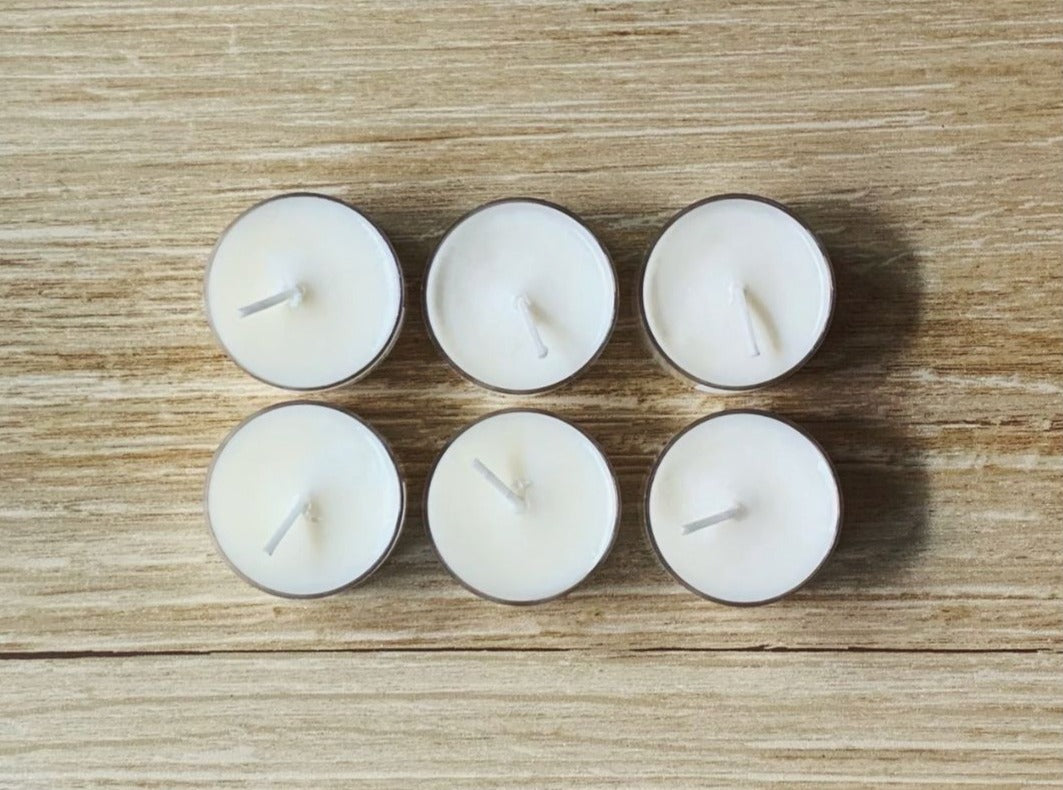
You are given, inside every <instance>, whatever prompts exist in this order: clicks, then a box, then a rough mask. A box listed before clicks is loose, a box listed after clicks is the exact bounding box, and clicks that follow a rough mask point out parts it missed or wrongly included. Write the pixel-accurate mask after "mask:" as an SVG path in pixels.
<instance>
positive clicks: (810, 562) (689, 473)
mask: <svg viewBox="0 0 1063 790" xmlns="http://www.w3.org/2000/svg"><path fill="white" fill-rule="evenodd" d="M840 525H841V495H840V493H839V489H838V481H837V477H836V475H835V473H834V469H833V467H832V466H831V463H830V461H829V460H828V458H827V456H826V454H825V453H824V452H823V450H822V449H821V448H820V447H819V445H818V444H816V443H815V442H814V441H813V440H812V439H811V438H809V436H808V435H806V434H805V433H803V432H802V431H801V430H799V429H797V428H796V427H794V426H793V425H791V424H790V423H788V422H785V421H783V420H780V419H778V418H775V417H772V416H770V415H767V414H764V413H761V412H753V411H729V412H721V413H719V414H714V415H711V416H709V417H707V418H705V419H703V420H700V421H698V422H695V423H694V424H693V425H691V426H689V427H688V428H686V429H685V430H684V431H682V432H681V433H680V434H679V435H678V436H676V438H675V439H673V440H672V442H671V443H670V444H669V445H668V446H667V447H666V448H665V450H664V452H663V453H662V454H661V457H660V458H659V459H658V461H657V464H656V466H655V468H654V470H653V472H652V473H651V476H650V482H649V486H648V488H647V492H646V529H647V533H648V535H649V538H650V541H651V543H652V544H653V546H654V548H655V549H656V550H657V553H658V556H659V557H660V558H661V560H662V562H663V563H664V565H665V567H666V568H667V569H668V570H669V571H671V573H672V574H673V575H674V576H675V577H676V578H677V579H678V580H679V581H680V582H682V583H683V584H684V585H686V586H687V587H689V588H690V589H691V590H693V591H694V592H697V593H699V594H701V595H703V596H705V597H707V598H711V599H713V600H716V601H720V602H722V603H731V604H754V603H767V602H769V601H772V600H774V599H776V598H779V597H781V596H783V595H786V594H787V593H789V592H792V591H793V590H795V589H797V588H798V587H800V586H801V585H802V584H804V583H805V582H806V581H807V580H808V579H809V578H810V577H811V576H812V575H813V574H814V573H815V572H816V570H818V569H819V567H820V566H821V565H822V564H823V562H824V561H825V560H826V559H827V556H828V555H829V554H830V552H831V551H832V549H833V548H834V544H835V542H836V541H837V538H838V531H839V528H840Z"/></svg>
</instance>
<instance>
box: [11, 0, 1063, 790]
mask: <svg viewBox="0 0 1063 790" xmlns="http://www.w3.org/2000/svg"><path fill="white" fill-rule="evenodd" d="M1061 70H1063V9H1061V7H1060V5H1059V3H1058V2H1047V1H1045V2H1010V1H1008V2H1006V1H1005V0H983V1H982V2H959V1H958V0H951V1H948V0H947V1H946V2H935V3H930V2H916V0H898V1H896V2H888V3H887V2H861V3H851V2H845V1H844V0H820V2H807V3H793V2H786V3H774V2H740V3H726V2H725V3H704V2H696V1H695V0H668V2H656V1H655V0H650V1H648V2H635V1H632V2H600V3H579V2H571V1H570V0H558V1H557V2H519V3H518V2H502V0H495V2H471V0H468V1H460V0H453V1H450V2H434V3H428V2H413V1H412V0H401V1H400V0H374V1H373V2H357V3H346V4H343V3H332V4H330V3H327V2H318V3H301V2H280V1H279V0H260V2H256V3H253V4H252V3H245V2H227V1H226V0H212V1H211V2H202V3H201V2H192V3H165V4H164V3H155V2H150V0H136V1H134V2H128V3H113V2H103V0H79V1H78V2H76V3H56V4H48V5H44V4H37V3H33V2H31V0H0V75H2V76H0V107H2V115H0V297H2V300H0V304H2V306H0V343H2V345H0V529H2V532H0V535H2V537H3V551H2V552H0V651H2V656H0V658H2V659H3V660H2V661H0V709H2V711H3V713H2V716H0V784H2V785H3V786H6V787H30V786H39V787H56V786H67V785H96V786H108V787H115V786H134V785H136V786H153V787H175V786H215V787H217V786H249V787H264V786H275V787H284V788H294V787H313V788H322V787H372V786H380V787H409V786H417V787H438V788H455V787H464V786H477V787H495V786H498V787H501V786H521V787H527V788H546V787H564V788H567V787H573V786H587V787H591V786H597V787H605V786H624V787H632V786H666V785H667V786H689V787H705V786H713V785H718V786H724V787H733V786H738V785H750V786H758V787H765V786H780V787H782V786H793V785H798V784H804V785H806V786H811V787H820V786H826V785H846V786H847V785H856V784H868V785H876V786H878V785H892V786H912V787H914V786H934V787H941V786H946V785H965V786H990V785H1011V786H1016V787H1018V786H1024V787H1025V786H1032V785H1038V784H1042V785H1047V784H1055V786H1060V784H1059V783H1060V782H1061V781H1063V599H1061V561H1063V546H1061V537H1060V526H1061V523H1063V488H1061V485H1060V484H1061V482H1063V474H1061V472H1063V446H1061V430H1063V416H1061V401H1063V397H1061V396H1063V320H1061V319H1063V316H1061V314H1060V307H1061V304H1063V298H1061V297H1063V282H1061V278H1060V253H1061V244H1063V196H1061V184H1063V106H1061V101H1063V80H1061ZM296 189H309V190H316V191H321V192H326V193H329V194H332V195H336V196H339V197H342V198H345V199H348V200H350V201H352V202H354V203H356V204H358V205H359V206H361V207H362V208H363V209H365V210H366V211H368V212H369V214H370V215H371V216H373V217H374V218H375V219H377V220H378V221H379V222H380V223H381V225H382V226H383V228H384V229H385V230H386V232H387V233H388V234H390V236H391V238H392V239H393V240H394V241H395V242H396V245H397V248H398V250H399V252H400V255H401V257H402V260H403V263H404V266H405V267H406V271H407V273H408V275H409V279H410V281H411V282H410V286H409V296H410V298H411V302H412V304H411V308H412V309H411V310H410V315H409V320H408V322H407V325H406V327H405V329H404V331H403V333H402V337H401V340H400V342H399V344H398V346H397V348H396V349H395V351H394V352H393V353H392V354H391V356H390V357H389V358H388V359H387V361H386V362H385V363H384V365H383V366H382V367H381V368H380V369H379V370H378V371H376V372H375V373H374V374H373V375H372V376H371V377H370V378H368V379H367V380H365V381H364V382H362V383H359V384H357V385H355V386H350V387H346V388H343V389H341V390H339V391H336V392H330V393H327V394H325V395H323V396H322V397H323V398H324V399H325V400H327V401H329V402H332V403H339V404H343V405H345V406H348V407H351V408H352V409H354V410H355V411H356V412H358V413H359V414H361V415H363V416H365V417H366V418H368V419H369V420H371V421H372V422H373V423H374V424H375V425H376V426H377V427H379V428H380V430H381V431H382V432H383V433H384V435H385V436H386V437H387V439H388V440H389V441H390V442H392V443H393V445H394V447H395V448H396V450H397V452H398V455H399V456H400V457H401V460H402V462H403V464H404V465H405V467H406V470H407V472H408V473H409V475H410V481H411V486H410V494H411V498H412V500H413V502H414V503H417V502H419V500H420V497H421V494H422V492H423V483H424V476H425V473H426V470H427V467H428V465H429V463H430V461H431V460H432V459H433V458H434V456H435V454H436V453H437V452H438V450H439V449H440V447H441V445H442V443H443V442H444V440H445V439H446V438H447V437H448V436H450V435H451V434H453V433H454V432H455V431H456V430H457V429H458V428H459V427H460V426H462V425H463V424H465V423H466V422H467V421H469V420H471V419H473V418H475V417H476V416H478V415H481V414H483V413H485V412H486V411H488V410H491V409H495V408H499V407H503V406H510V405H519V404H524V403H530V402H531V401H530V400H522V399H513V398H505V397H502V396H494V395H491V394H488V393H485V392H482V391H480V390H478V389H476V388H474V387H472V386H471V385H468V384H465V383H463V382H462V381H461V380H459V379H458V378H457V376H455V375H454V374H453V373H452V372H451V371H450V370H449V369H448V368H447V367H446V366H445V365H444V364H443V363H442V362H441V361H440V360H439V359H438V358H437V357H436V355H435V353H434V352H433V351H432V349H431V348H430V345H429V343H428V340H427V337H426V333H425V330H424V327H423V323H422V318H421V314H420V312H421V311H420V308H419V305H417V304H416V299H415V294H417V293H418V289H419V287H420V273H421V271H422V270H423V266H424V263H425V259H426V257H427V255H428V254H429V252H430V250H431V249H432V246H433V244H434V243H435V242H436V240H437V239H438V238H439V236H440V234H441V232H442V231H443V230H444V229H445V228H446V227H447V226H448V225H449V223H451V222H452V221H453V220H454V219H455V218H456V217H457V216H458V215H459V214H461V213H462V212H464V211H466V210H468V209H469V208H471V207H473V206H475V205H477V204H478V203H480V202H483V201H486V200H488V199H491V198H496V197H500V196H506V195H536V196H541V197H545V198H548V199H551V200H554V201H557V202H560V203H562V204H564V205H566V206H568V207H570V208H571V209H573V210H575V211H576V212H578V213H580V214H582V215H583V216H584V217H585V218H586V219H587V220H588V222H589V223H590V224H591V226H592V227H593V228H594V230H595V231H596V232H598V233H599V234H600V235H601V237H602V239H603V240H604V241H605V243H606V244H607V245H608V247H609V248H610V250H612V252H613V253H614V255H615V259H616V261H617V264H618V269H619V274H620V278H621V281H622V302H623V310H622V313H621V318H620V323H619V326H618V327H617V331H616V333H615V336H614V338H613V340H612V342H611V343H610V345H609V347H608V349H607V351H606V353H605V355H604V357H603V358H602V359H601V361H600V362H599V363H598V364H597V365H595V366H594V368H593V369H592V371H591V372H590V374H589V375H587V376H585V377H584V378H582V379H580V380H579V381H578V382H577V383H575V384H573V385H571V386H569V387H566V388H564V389H563V390H561V391H560V392H558V393H556V394H552V395H549V396H544V397H541V398H539V399H536V400H534V404H535V405H536V406H541V407H544V408H547V409H552V410H556V411H557V412H559V413H560V414H563V415H565V416H567V417H570V418H572V419H574V420H576V421H577V422H578V423H579V424H580V425H582V426H584V427H585V428H586V429H587V430H588V431H589V432H590V433H591V434H592V435H594V436H595V437H596V438H597V439H598V440H599V441H600V442H601V443H602V445H603V446H604V448H605V450H606V452H607V454H608V456H609V458H610V459H611V461H612V463H613V464H614V465H615V467H616V469H617V471H618V473H619V475H620V477H621V483H622V488H623V496H624V500H625V503H624V512H623V523H622V528H621V535H620V538H619V541H618V543H617V545H616V548H615V550H614V551H613V553H612V555H611V556H610V557H609V559H608V561H607V563H606V564H605V566H604V567H603V568H602V569H601V570H600V571H599V572H598V573H597V574H596V575H595V576H594V577H592V579H591V580H589V582H588V583H587V584H585V585H584V586H583V587H581V588H580V589H579V590H578V591H577V592H575V593H574V594H573V595H571V596H569V597H568V598H567V599H565V600H561V601H557V602H554V603H550V604H547V605H544V606H537V607H530V608H517V609H514V608H507V607H502V606H497V605H492V604H489V603H486V602H484V601H481V600H479V599H477V598H474V597H472V596H471V595H470V594H468V593H467V592H465V591H464V590H463V589H462V588H461V587H459V586H458V585H457V584H456V583H454V582H453V581H452V580H451V579H450V578H449V577H448V576H447V575H446V574H445V572H444V571H443V569H442V568H441V566H440V564H439V563H438V562H437V560H436V559H435V557H434V555H433V554H432V551H431V549H430V547H429V544H428V541H427V539H426V537H425V535H424V531H423V526H422V523H421V514H420V508H419V506H415V507H414V508H413V512H412V513H411V514H410V517H409V519H408V521H407V525H406V529H405V532H404V534H403V536H402V539H401V541H400V544H399V546H398V549H397V551H396V553H395V554H394V555H393V556H392V558H391V559H390V560H389V561H388V563H387V564H386V565H385V567H384V568H383V569H382V571H381V572H380V573H378V574H377V576H375V577H374V578H373V579H372V580H371V582H370V583H368V584H366V585H365V586H363V587H361V588H358V589H356V590H353V591H350V592H348V593H345V594H342V595H338V596H336V597H333V598H330V599H325V600H319V601H307V602H290V601H285V600H281V599H274V598H271V597H269V596H266V595H264V594H262V593H259V592H257V591H256V590H254V589H251V588H250V587H248V586H246V585H245V584H244V583H243V582H241V581H240V580H239V579H238V578H236V577H235V576H234V575H233V574H232V573H231V572H230V571H229V569H228V568H227V566H226V565H225V563H224V562H223V561H222V560H221V559H219V558H218V557H217V556H216V555H215V553H214V550H213V548H212V546H211V542H210V540H209V538H208V535H207V531H206V529H205V527H204V524H203V514H202V511H201V494H202V485H203V477H204V471H205V469H206V466H207V464H208V462H209V460H210V457H211V454H212V452H213V451H214V449H215V447H216V446H217V444H218V442H219V441H220V440H221V438H222V437H223V436H224V435H225V433H226V432H227V431H228V430H229V428H230V427H232V426H233V425H234V424H235V423H236V422H237V421H239V420H240V419H241V418H242V417H244V416H246V415H248V414H250V413H251V412H252V411H254V410H256V409H258V408H260V407H262V406H265V405H267V404H270V403H274V402H277V401H280V400H283V399H285V398H286V397H288V396H287V395H286V394H285V393H283V392H281V391H278V390H274V389H271V388H269V387H267V386H264V385H261V384H258V383H256V382H255V381H253V380H251V379H250V378H249V377H248V376H246V375H243V374H242V373H241V372H240V371H239V370H238V369H237V368H236V367H235V366H234V365H233V364H232V363H231V362H229V361H228V359H226V358H225V357H224V355H223V354H222V353H221V352H220V351H219V350H218V349H217V348H216V347H215V345H214V343H213V341H212V339H211V336H210V333H209V331H208V329H207V325H206V322H205V320H204V316H203V310H202V305H201V285H202V283H201V278H202V274H203V267H204V262H205V258H206V256H207V253H208V251H209V249H210V247H211V245H212V243H213V241H214V239H215V237H216V235H217V233H218V232H219V231H220V230H221V228H222V227H224V225H225V224H226V223H227V222H228V221H229V220H230V219H231V218H232V217H233V216H234V215H235V214H236V213H237V212H239V211H240V210H241V209H243V208H244V207H246V206H248V205H249V204H251V203H252V202H254V201H257V200H259V199H261V198H264V197H266V196H268V195H272V194H274V193H277V192H283V191H287V190H296ZM725 191H748V192H756V193H762V194H766V195H770V196H773V197H775V198H777V199H780V200H783V201H786V202H788V203H790V204H791V205H792V206H794V207H795V208H796V209H797V210H798V211H799V212H800V213H801V214H802V215H803V216H804V217H805V218H806V219H807V220H808V221H809V222H810V223H811V224H812V225H813V226H814V227H815V228H816V229H817V230H818V231H819V233H820V234H821V235H822V237H823V239H824V241H825V242H826V244H827V245H828V246H829V248H830V250H831V252H832V255H833V256H834V258H835V264H836V267H837V276H838V281H839V288H840V304H839V305H838V311H837V314H836V320H835V323H834V327H833V329H832V330H831V333H830V335H829V337H828V340H827V342H826V344H825V346H824V348H823V349H822V350H821V351H820V353H819V354H818V355H817V356H816V357H815V358H814V359H813V360H812V362H811V364H809V365H808V367H807V368H806V369H805V370H804V371H802V372H801V373H800V374H798V375H797V376H796V377H794V378H792V379H791V380H789V381H788V382H786V383H785V384H783V385H780V386H776V387H773V388H771V389H769V390H766V391H762V392H758V393H755V394H752V395H742V396H732V397H727V398H723V397H715V396H709V395H703V394H698V393H695V392H693V391H690V390H688V389H686V388H684V387H683V386H682V385H680V384H679V383H678V382H676V381H675V380H673V379H671V378H669V377H668V376H666V375H665V374H664V373H662V372H661V371H660V370H659V369H658V368H657V367H656V365H655V364H654V363H653V362H652V361H651V360H650V358H649V356H648V354H647V353H646V352H645V351H644V350H643V347H642V345H641V343H640V340H639V336H638V332H637V329H636V325H635V320H634V315H633V311H632V309H631V306H630V305H631V297H632V289H633V279H634V275H635V271H636V268H637V265H638V263H639V261H640V258H641V256H642V255H643V253H644V250H645V248H646V245H647V243H648V241H649V240H650V239H651V238H652V236H653V235H654V233H655V231H656V230H657V229H659V228H660V226H661V224H662V223H663V222H664V221H665V219H666V218H667V217H668V216H670V215H671V214H672V213H673V212H675V211H676V210H677V209H679V208H680V207H682V206H683V205H684V204H686V203H688V202H691V201H693V200H695V199H697V198H700V197H702V196H705V195H707V194H712V193H718V192H725ZM725 406H757V407H763V408H769V409H773V410H776V411H778V412H780V413H782V414H784V415H786V416H788V417H791V418H793V419H795V420H797V421H799V422H801V423H802V424H804V425H805V426H807V427H808V428H809V429H810V430H811V431H812V432H813V433H814V435H815V436H817V437H818V438H819V439H820V440H821V441H822V442H823V443H824V445H825V446H826V448H827V449H828V451H829V452H830V453H831V454H832V456H833V457H834V459H835V460H836V462H837V464H838V467H839V470H840V474H841V477H842V482H843V487H844V492H845V496H846V500H847V506H848V507H847V518H846V523H845V527H844V532H843V537H842V541H841V545H840V547H839V549H838V551H837V553H836V554H835V556H834V557H833V558H832V560H831V561H830V562H829V564H828V565H827V567H826V568H825V570H824V571H823V573H822V574H821V575H820V576H819V577H817V579H816V580H815V581H814V583H813V584H811V585H810V586H809V587H807V588H806V589H804V590H802V591H801V592H799V593H798V594H796V595H794V596H793V597H792V598H791V599H788V600H786V601H783V602H781V603H778V604H775V605H771V606H767V607H762V608H754V609H735V608H728V607H723V606H717V605H713V604H709V603H707V602H705V601H701V600H699V599H697V598H695V597H694V596H692V595H690V594H689V593H687V592H686V591H685V590H683V589H682V588H681V587H679V586H678V585H677V584H676V583H674V582H673V581H672V580H671V579H670V578H669V577H668V576H667V575H666V573H665V572H664V571H662V570H661V569H660V568H659V567H658V565H657V564H656V562H655V560H654V558H653V556H652V554H651V552H650V550H649V548H648V546H647V543H646V541H645V539H644V538H643V534H642V525H641V515H640V512H639V506H638V503H639V500H640V498H641V492H642V487H643V485H644V481H645V476H646V474H647V471H648V468H649V465H650V462H651V460H652V458H653V457H654V455H655V454H656V452H657V451H658V450H659V449H660V448H661V447H662V446H663V444H664V442H665V441H666V440H667V439H668V437H669V436H671V435H672V434H673V433H674V432H676V431H677V430H678V429H679V428H680V427H682V426H683V425H685V424H686V423H687V422H689V421H691V420H692V419H694V418H696V417H698V416H701V415H704V414H706V413H709V412H712V411H715V410H718V409H721V408H724V407H725Z"/></svg>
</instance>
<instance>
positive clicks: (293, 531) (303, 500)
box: [205, 402, 405, 598]
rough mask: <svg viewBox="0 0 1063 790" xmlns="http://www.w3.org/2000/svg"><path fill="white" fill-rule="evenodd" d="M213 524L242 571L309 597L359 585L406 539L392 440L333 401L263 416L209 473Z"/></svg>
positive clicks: (225, 446) (233, 440)
mask: <svg viewBox="0 0 1063 790" xmlns="http://www.w3.org/2000/svg"><path fill="white" fill-rule="evenodd" d="M205 507H206V514H207V524H208V526H209V528H210V531H211V533H212V534H213V536H214V539H215V542H216V543H217V546H218V549H219V550H220V551H221V553H222V556H224V557H225V559H226V560H228V562H229V563H230V565H232V567H233V569H234V570H236V572H237V573H239V574H240V575H241V576H243V577H244V578H245V579H247V581H249V582H251V583H252V584H254V585H255V586H257V587H260V588H261V589H263V590H266V591H267V592H271V593H274V594H276V595H282V596H286V597H293V598H309V597H315V596H320V595H327V594H329V593H332V592H336V591H338V590H340V589H342V588H344V587H348V586H350V585H352V584H356V583H357V582H359V581H362V580H363V579H365V578H366V577H368V576H369V574H371V573H372V572H373V571H374V570H376V568H377V567H378V566H379V565H380V564H381V563H382V562H383V561H384V559H385V558H386V557H387V555H388V554H389V553H390V552H391V549H392V548H393V547H394V545H395V541H396V540H397V539H398V536H399V530H400V528H401V526H402V517H403V511H404V507H405V487H404V485H403V482H402V479H401V477H400V474H399V470H398V468H397V467H396V464H395V461H394V458H393V456H392V455H391V452H390V450H389V449H388V447H387V445H386V444H385V443H384V441H383V440H382V439H381V438H380V437H379V436H378V435H377V434H376V433H375V432H374V431H373V430H372V429H371V428H370V427H369V426H368V425H366V424H365V423H364V422H362V421H361V420H359V419H358V418H357V417H355V416H353V415H351V414H349V413H347V412H345V411H342V410H340V409H337V408H334V407H332V406H327V405H325V404H319V403H301V402H297V403H290V404H283V405H280V406H275V407H271V408H268V409H265V410H263V411H260V412H258V413H257V414H255V415H253V416H252V417H250V418H248V419H247V420H245V421H244V422H243V423H241V424H240V425H239V426H237V428H236V429H235V430H233V432H232V433H230V434H229V436H228V437H227V438H226V439H225V441H224V442H222V444H221V447H219V448H218V451H217V453H216V454H215V456H214V461H213V463H212V464H211V468H210V472H209V473H208V475H207V489H206V502H205Z"/></svg>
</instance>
